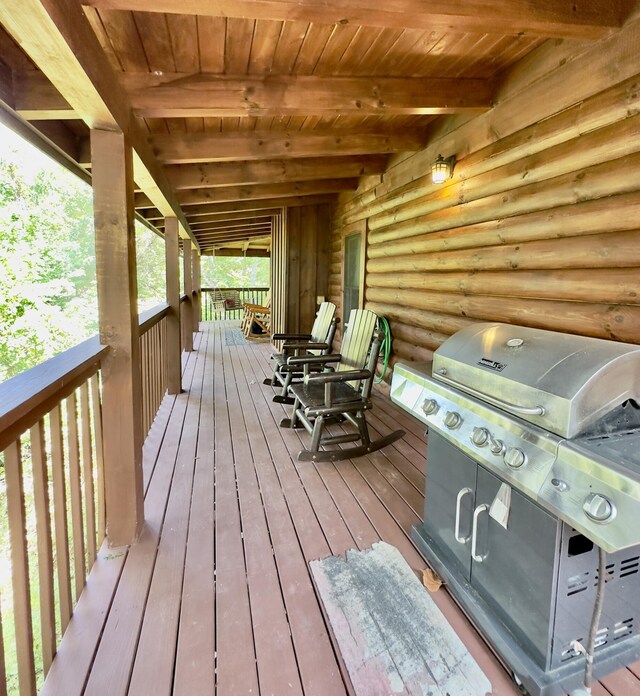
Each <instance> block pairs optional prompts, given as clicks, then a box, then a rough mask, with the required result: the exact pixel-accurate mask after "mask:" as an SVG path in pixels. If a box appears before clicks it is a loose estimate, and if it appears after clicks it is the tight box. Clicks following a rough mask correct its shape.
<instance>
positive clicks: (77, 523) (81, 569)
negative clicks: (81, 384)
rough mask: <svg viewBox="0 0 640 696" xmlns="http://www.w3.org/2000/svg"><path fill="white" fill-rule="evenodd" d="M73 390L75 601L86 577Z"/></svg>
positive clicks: (69, 438) (70, 420) (71, 479)
mask: <svg viewBox="0 0 640 696" xmlns="http://www.w3.org/2000/svg"><path fill="white" fill-rule="evenodd" d="M77 411H78V409H77V407H76V395H75V392H73V393H72V394H70V395H69V396H68V397H67V444H68V448H69V497H70V499H71V529H72V530H73V570H74V585H75V598H76V601H77V600H78V597H79V596H80V593H81V592H82V588H83V587H84V583H85V579H86V563H85V558H84V530H83V524H82V486H81V481H80V451H79V442H78V415H77Z"/></svg>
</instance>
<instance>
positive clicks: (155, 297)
mask: <svg viewBox="0 0 640 696" xmlns="http://www.w3.org/2000/svg"><path fill="white" fill-rule="evenodd" d="M164 256H165V251H164V240H163V238H162V237H160V236H158V235H157V234H156V233H155V232H153V231H152V230H150V229H149V228H148V227H145V226H144V225H143V224H142V223H141V222H137V221H136V260H137V265H138V311H140V312H141V311H143V310H145V309H149V308H151V307H153V306H154V305H157V304H160V302H164V301H165V300H166V294H167V293H166V290H165V282H166V279H165V258H164Z"/></svg>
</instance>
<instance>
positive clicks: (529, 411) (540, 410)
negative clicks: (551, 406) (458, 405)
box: [436, 367, 545, 416]
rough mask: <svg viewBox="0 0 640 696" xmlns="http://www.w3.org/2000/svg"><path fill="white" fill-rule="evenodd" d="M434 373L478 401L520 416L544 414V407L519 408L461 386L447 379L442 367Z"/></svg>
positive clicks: (449, 378)
mask: <svg viewBox="0 0 640 696" xmlns="http://www.w3.org/2000/svg"><path fill="white" fill-rule="evenodd" d="M436 373H437V375H438V378H439V379H441V380H442V381H443V382H446V383H447V384H450V385H451V386H452V387H457V388H458V389H462V391H464V392H467V393H468V394H471V395H472V396H477V397H478V398H480V399H484V400H485V401H488V402H489V403H492V404H493V405H494V406H499V407H501V408H506V409H508V410H509V411H513V412H514V413H519V414H520V415H522V416H544V414H545V410H544V406H519V405H518V404H512V403H511V402H510V401H503V400H502V399H498V398H497V397H495V396H491V395H490V394H485V393H484V392H481V391H479V390H478V389H474V388H473V387H469V386H467V385H466V384H463V383H462V382H458V381H457V380H455V379H452V378H451V377H447V370H446V368H444V367H441V368H440V369H439V370H436Z"/></svg>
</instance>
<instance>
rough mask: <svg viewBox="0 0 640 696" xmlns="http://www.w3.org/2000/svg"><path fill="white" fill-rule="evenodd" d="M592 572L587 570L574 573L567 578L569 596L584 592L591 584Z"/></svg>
mask: <svg viewBox="0 0 640 696" xmlns="http://www.w3.org/2000/svg"><path fill="white" fill-rule="evenodd" d="M590 575H591V573H590V572H589V571H588V570H585V572H584V573H580V575H573V576H572V577H570V578H568V579H567V597H571V596H572V595H575V594H578V592H584V591H585V590H586V589H587V587H588V586H589V576H590Z"/></svg>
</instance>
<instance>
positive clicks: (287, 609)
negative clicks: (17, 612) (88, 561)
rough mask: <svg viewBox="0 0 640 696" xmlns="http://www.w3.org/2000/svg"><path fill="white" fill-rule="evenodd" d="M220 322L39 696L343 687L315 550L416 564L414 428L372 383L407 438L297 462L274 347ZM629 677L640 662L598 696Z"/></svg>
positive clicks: (418, 456)
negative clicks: (141, 494)
mask: <svg viewBox="0 0 640 696" xmlns="http://www.w3.org/2000/svg"><path fill="white" fill-rule="evenodd" d="M225 326H226V322H212V323H210V324H207V325H204V328H205V330H204V331H202V332H201V333H200V334H198V338H197V340H196V341H195V345H194V348H195V350H194V351H193V352H192V353H190V354H188V355H185V356H184V357H183V367H184V371H183V373H184V377H183V381H184V388H185V390H186V391H185V392H183V393H182V394H179V395H177V396H167V397H165V399H164V401H163V403H162V405H161V407H160V411H159V413H158V415H157V417H156V420H155V421H154V424H153V426H152V428H151V431H150V434H149V437H148V438H147V441H146V443H145V449H144V480H145V490H146V496H145V516H146V521H145V526H144V530H143V533H142V535H141V538H140V541H139V542H138V543H137V544H135V545H133V546H132V547H131V548H130V549H129V550H128V551H118V552H117V553H113V554H111V556H110V554H109V551H108V550H107V549H106V548H103V549H102V550H101V554H100V560H99V562H98V565H97V566H96V567H95V568H94V570H93V571H92V573H91V575H90V576H89V582H88V584H87V588H86V590H85V593H84V594H83V596H82V598H81V601H80V605H79V606H78V608H77V609H76V613H75V614H74V617H73V620H72V622H71V624H70V626H69V630H68V632H67V635H66V636H65V638H64V640H63V642H62V645H61V647H60V650H59V656H58V657H57V658H56V660H54V663H53V666H52V669H51V671H50V674H49V677H48V678H47V681H46V683H45V688H44V691H43V693H45V694H61V693H64V694H65V696H66V695H67V694H69V696H75V695H76V694H77V695H78V696H80V695H81V694H83V693H84V694H87V695H89V694H90V695H91V696H94V695H97V696H101V695H102V694H105V695H108V696H120V695H122V696H125V695H126V694H130V695H131V696H139V695H140V694H145V695H146V694H153V695H154V696H164V695H166V696H169V695H170V694H172V695H174V696H187V695H189V696H191V695H195V696H201V695H202V696H207V695H211V696H213V695H214V694H218V695H219V696H241V695H243V694H254V695H255V694H264V695H265V696H266V695H268V694H274V695H276V696H280V695H281V694H291V695H292V696H297V695H298V694H306V695H314V696H316V695H317V696H327V694H331V696H340V694H347V693H348V692H349V686H348V684H346V683H345V682H344V680H343V676H342V672H341V666H340V660H339V657H338V656H337V655H336V654H335V652H334V647H333V644H332V642H331V638H330V634H329V632H328V630H327V626H326V623H325V618H324V616H323V613H322V608H321V607H320V605H319V603H318V600H317V597H316V593H315V590H314V587H313V583H312V580H311V577H310V574H309V567H308V562H309V561H311V560H314V559H318V558H323V557H326V556H328V555H335V554H342V553H344V552H345V551H346V550H347V549H366V548H369V547H370V546H371V545H372V544H373V543H374V542H376V541H379V540H384V541H386V542H388V543H390V544H392V545H394V546H396V547H397V548H398V549H399V551H400V552H401V554H402V555H403V557H404V558H405V560H406V561H407V563H408V564H409V566H410V567H411V568H412V569H413V570H414V571H415V572H416V573H420V572H421V571H422V569H423V568H424V566H425V563H424V561H423V560H422V558H421V557H420V555H419V554H418V552H417V550H416V549H415V547H414V546H413V544H412V542H411V540H410V536H409V534H410V529H411V526H412V525H413V524H415V523H416V522H417V521H418V519H419V517H420V516H421V514H422V507H423V495H422V489H423V482H424V469H425V458H424V450H425V441H426V440H425V435H424V428H423V426H422V425H421V424H420V423H418V422H417V421H415V420H414V419H411V418H410V417H409V416H408V415H407V414H405V413H404V412H403V411H401V410H399V409H398V408H397V407H396V406H395V405H394V404H392V403H391V402H390V401H389V400H388V399H387V398H386V397H381V396H375V397H374V403H375V406H374V410H373V412H372V413H371V414H370V418H369V423H370V426H371V429H372V430H373V431H374V432H375V433H377V434H386V433H387V432H388V431H389V430H395V429H398V428H403V429H405V430H406V431H407V436H406V437H405V438H403V439H402V440H399V441H398V442H396V443H394V444H393V445H391V446H389V447H387V448H385V449H383V450H380V451H379V452H375V453H372V454H371V455H369V456H366V457H361V458H359V459H356V460H344V461H340V462H315V463H312V462H298V461H297V459H296V455H297V453H298V451H299V450H300V449H301V448H302V447H303V446H304V443H306V442H307V440H308V435H307V433H306V432H305V431H302V432H301V431H298V430H295V431H294V430H290V429H282V428H280V427H279V421H280V419H281V418H282V417H283V416H284V415H285V414H287V415H288V410H289V409H290V408H291V407H287V406H283V405H280V404H274V403H273V401H272V400H271V396H272V395H273V389H272V388H270V387H267V386H264V385H263V384H262V380H263V378H264V377H265V376H266V375H270V370H271V364H270V360H269V355H270V353H271V348H270V346H269V345H268V344H265V343H261V344H250V345H230V346H228V345H226V340H225V334H224V331H225ZM334 430H335V431H336V432H339V431H340V430H341V426H334ZM345 446H346V445H343V447H345ZM432 598H433V600H434V601H435V603H436V604H437V606H438V607H439V608H440V609H441V611H442V612H443V614H444V615H445V617H446V618H447V620H448V621H449V623H450V624H451V625H452V627H453V628H454V630H455V631H456V632H457V633H458V635H460V637H461V638H462V641H463V642H464V643H465V645H466V646H467V648H468V649H469V651H470V653H471V654H472V656H473V657H474V658H475V660H476V661H477V662H478V664H479V665H480V666H481V668H482V669H483V670H484V672H485V673H486V674H487V676H488V678H489V679H490V681H491V683H492V685H493V694H496V695H500V696H510V695H512V694H517V693H518V692H517V690H516V688H515V686H514V684H513V683H512V681H511V679H510V677H509V675H508V674H507V672H506V671H505V670H504V669H503V668H502V666H501V665H500V664H499V662H498V661H497V660H496V658H495V657H494V655H493V653H492V652H491V649H490V648H489V647H488V646H487V644H486V643H485V642H484V641H483V640H482V639H481V637H480V636H479V635H478V634H477V633H476V631H475V630H474V629H473V627H472V626H471V625H470V623H469V621H468V620H467V619H466V617H465V616H464V614H463V613H462V611H461V610H460V608H459V607H458V606H457V604H456V603H455V602H454V601H453V599H452V598H451V596H450V595H449V594H448V593H447V592H446V591H445V590H441V591H439V592H437V593H435V594H434V595H432ZM634 690H635V692H638V693H640V664H639V663H636V664H635V665H631V666H630V667H629V668H627V669H624V670H620V671H619V672H617V673H615V674H613V675H610V676H609V677H607V678H605V679H603V680H602V681H601V683H599V684H598V685H596V687H595V688H594V695H598V696H623V695H624V696H626V694H629V693H634Z"/></svg>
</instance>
